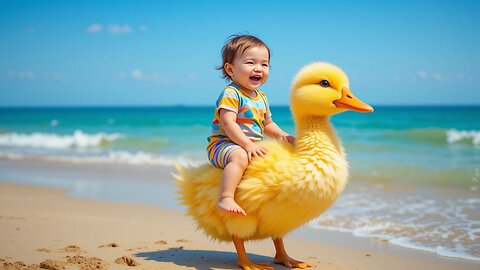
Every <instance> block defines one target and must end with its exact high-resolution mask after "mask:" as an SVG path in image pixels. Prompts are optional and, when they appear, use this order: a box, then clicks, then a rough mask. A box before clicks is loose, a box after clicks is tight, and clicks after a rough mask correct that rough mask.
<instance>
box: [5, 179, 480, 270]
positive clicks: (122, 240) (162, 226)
mask: <svg viewBox="0 0 480 270" xmlns="http://www.w3.org/2000/svg"><path fill="white" fill-rule="evenodd" d="M158 196H162V192H161V191H159V192H158ZM301 234H303V236H308V235H305V234H308V230H303V232H302V233H300V234H299V233H295V234H294V235H296V236H289V237H287V238H286V239H285V243H286V246H287V251H288V252H289V253H290V255H291V256H292V257H294V258H296V259H299V260H304V261H308V262H310V263H312V264H313V265H314V266H313V267H312V269H387V268H388V269H478V267H479V266H480V264H478V263H475V262H465V261H460V260H456V259H448V258H441V257H439V256H435V255H430V254H422V253H419V252H414V251H412V252H410V251H408V250H402V252H396V251H395V250H398V249H391V248H387V249H385V248H373V249H372V248H371V247H368V246H365V247H362V246H361V245H358V241H356V240H355V239H354V238H353V237H351V238H349V237H348V236H344V237H343V239H339V241H338V243H334V240H333V241H332V240H330V241H326V242H321V241H310V240H305V239H301V238H300V237H297V235H301ZM330 239H332V236H331V237H330ZM333 239H334V238H333ZM348 239H350V240H351V241H352V242H355V241H356V242H357V244H355V245H352V244H347V242H348V241H349V240H348ZM246 247H247V251H248V252H249V254H251V258H252V259H253V260H256V261H269V262H272V256H273V255H274V248H273V244H272V243H271V241H270V240H268V239H266V240H265V241H259V242H254V243H247V245H246ZM274 267H275V269H287V268H286V267H283V266H280V265H274ZM39 268H42V269H201V270H202V269H205V270H206V269H239V268H238V267H237V265H236V254H235V249H234V247H233V245H231V244H229V243H217V242H214V241H211V240H209V239H208V238H206V237H205V236H203V235H202V233H201V232H200V231H196V229H195V224H194V223H193V222H192V221H191V219H190V218H189V217H187V216H185V215H184V214H183V213H182V212H181V211H178V210H172V209H166V208H161V207H156V206H148V205H139V204H128V203H114V202H105V201H99V200H86V199H80V198H76V197H72V196H69V195H68V194H66V191H65V190H62V189H55V188H45V187H37V186H32V185H22V184H12V183H0V269H39Z"/></svg>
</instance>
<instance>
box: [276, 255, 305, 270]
mask: <svg viewBox="0 0 480 270" xmlns="http://www.w3.org/2000/svg"><path fill="white" fill-rule="evenodd" d="M273 261H274V262H275V263H276V264H283V265H285V266H286V267H289V268H302V269H304V268H307V267H312V265H311V264H309V263H307V262H302V261H297V260H295V259H292V258H290V256H288V255H286V256H275V259H274V260H273Z"/></svg>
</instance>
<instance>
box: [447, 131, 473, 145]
mask: <svg viewBox="0 0 480 270" xmlns="http://www.w3.org/2000/svg"><path fill="white" fill-rule="evenodd" d="M465 140H467V141H469V140H471V141H472V143H473V145H480V131H477V130H457V129H449V130H447V142H448V143H450V144H453V143H458V142H461V141H465Z"/></svg>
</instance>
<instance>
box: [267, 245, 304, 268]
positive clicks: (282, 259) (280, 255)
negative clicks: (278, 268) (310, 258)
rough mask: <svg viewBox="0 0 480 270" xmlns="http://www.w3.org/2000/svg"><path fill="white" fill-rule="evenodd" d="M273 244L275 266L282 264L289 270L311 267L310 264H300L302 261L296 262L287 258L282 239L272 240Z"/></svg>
mask: <svg viewBox="0 0 480 270" xmlns="http://www.w3.org/2000/svg"><path fill="white" fill-rule="evenodd" d="M272 240H273V244H274V245H275V251H276V254H275V259H274V260H273V261H274V262H275V263H277V264H283V265H285V266H286V267H289V268H292V267H293V268H302V269H304V268H307V267H312V265H311V264H309V263H307V262H302V261H297V260H295V259H292V258H290V256H288V254H287V251H285V246H284V245H283V239H282V238H274V239H272Z"/></svg>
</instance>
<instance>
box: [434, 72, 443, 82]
mask: <svg viewBox="0 0 480 270" xmlns="http://www.w3.org/2000/svg"><path fill="white" fill-rule="evenodd" d="M432 77H433V79H434V80H436V81H441V80H442V79H443V76H442V74H440V73H438V72H435V73H433V74H432Z"/></svg>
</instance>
